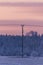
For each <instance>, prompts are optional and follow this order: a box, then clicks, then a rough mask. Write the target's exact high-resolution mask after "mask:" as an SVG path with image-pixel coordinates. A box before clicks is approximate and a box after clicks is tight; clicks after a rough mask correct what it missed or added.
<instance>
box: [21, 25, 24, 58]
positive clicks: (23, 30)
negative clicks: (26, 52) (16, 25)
mask: <svg viewBox="0 0 43 65" xmlns="http://www.w3.org/2000/svg"><path fill="white" fill-rule="evenodd" d="M21 26H22V58H23V36H24V34H23V33H24V30H23V28H24V25H21Z"/></svg>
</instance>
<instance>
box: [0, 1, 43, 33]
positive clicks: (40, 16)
mask: <svg viewBox="0 0 43 65" xmlns="http://www.w3.org/2000/svg"><path fill="white" fill-rule="evenodd" d="M1 2H11V3H12V2H14V3H15V2H17V3H18V2H19V3H20V2H25V3H26V2H28V3H29V2H31V3H29V4H32V3H33V2H34V3H36V2H37V3H38V4H39V5H36V4H37V3H36V4H32V5H33V6H31V5H28V6H23V5H22V6H1V5H0V20H3V22H1V21H0V24H9V23H10V24H36V25H43V5H40V3H41V2H43V0H35V1H34V0H0V3H1ZM39 2H40V3H39ZM4 20H6V21H7V20H13V21H11V22H9V21H8V22H4ZM15 20H16V22H15ZM17 28H18V27H15V26H14V27H13V26H9V27H6V26H4V27H3V26H0V34H1V33H3V34H5V33H8V34H14V33H15V34H17V33H18V32H17V30H18V29H17ZM20 29H21V28H20V27H19V34H21V30H20ZM28 30H29V31H30V30H34V31H35V30H36V31H38V32H39V33H40V34H41V33H43V31H42V28H39V27H38V28H37V27H36V28H32V27H26V28H25V32H26V31H27V32H28ZM15 31H16V32H15ZM40 31H41V32H40Z"/></svg>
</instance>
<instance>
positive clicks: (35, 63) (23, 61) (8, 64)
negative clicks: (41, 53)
mask: <svg viewBox="0 0 43 65" xmlns="http://www.w3.org/2000/svg"><path fill="white" fill-rule="evenodd" d="M0 65H43V57H29V58H14V57H5V56H0Z"/></svg>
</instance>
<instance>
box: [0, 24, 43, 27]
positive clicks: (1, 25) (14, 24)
mask: <svg viewBox="0 0 43 65" xmlns="http://www.w3.org/2000/svg"><path fill="white" fill-rule="evenodd" d="M22 25H24V26H31V27H43V25H27V24H0V26H22Z"/></svg>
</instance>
